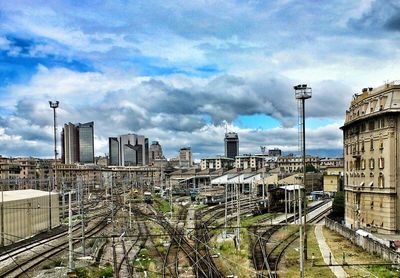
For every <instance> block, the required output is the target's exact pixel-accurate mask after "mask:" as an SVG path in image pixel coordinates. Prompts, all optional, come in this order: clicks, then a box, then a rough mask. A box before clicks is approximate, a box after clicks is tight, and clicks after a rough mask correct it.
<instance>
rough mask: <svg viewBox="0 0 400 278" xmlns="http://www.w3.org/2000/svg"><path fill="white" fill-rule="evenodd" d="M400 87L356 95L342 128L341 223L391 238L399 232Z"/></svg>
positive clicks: (394, 84)
mask: <svg viewBox="0 0 400 278" xmlns="http://www.w3.org/2000/svg"><path fill="white" fill-rule="evenodd" d="M399 125H400V83H399V82H392V83H387V84H385V85H383V86H381V87H378V88H374V89H373V88H365V89H363V90H362V92H361V93H360V94H356V95H354V98H353V100H352V102H351V104H350V108H349V109H348V110H347V111H346V120H345V123H344V126H343V127H342V130H343V136H344V167H345V171H344V173H345V176H344V178H345V181H344V185H345V201H346V206H345V223H346V225H347V226H348V227H350V228H352V229H358V228H363V229H367V230H371V231H375V232H379V233H384V234H392V233H395V232H396V231H399V230H400V202H399V201H398V197H399V193H400V182H399V178H398V174H397V173H399V172H400V169H399V160H398V156H399V154H400V153H399V150H400V141H399V135H400V129H399Z"/></svg>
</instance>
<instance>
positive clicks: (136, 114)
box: [0, 0, 400, 159]
mask: <svg viewBox="0 0 400 278" xmlns="http://www.w3.org/2000/svg"><path fill="white" fill-rule="evenodd" d="M399 42H400V2H399V1H390V0H376V1H372V0H362V1H348V0H335V1H311V0H308V1H307V0H304V1H294V0H293V1H291V0H278V1H257V0H249V1H243V0H240V1H214V0H203V1H197V0H191V1H161V0H160V1H156V0H145V1H140V0H136V1H122V0H121V1H117V0H113V1H96V0H91V1H49V0H46V1H39V0H37V1H18V0H16V1H7V0H0V155H3V156H35V157H51V156H52V153H53V111H52V109H51V108H50V107H49V104H48V101H49V100H58V101H59V102H60V106H59V108H58V109H57V127H58V133H59V132H60V131H61V128H62V126H63V124H64V123H68V122H72V123H79V122H80V123H84V122H88V121H94V123H95V154H96V155H104V154H105V153H107V152H108V137H113V136H118V135H121V134H127V133H137V134H142V135H145V136H146V137H148V138H149V140H150V141H155V140H157V141H159V142H160V144H161V145H162V146H163V150H164V153H165V155H166V157H168V158H171V157H175V156H176V155H177V154H178V151H179V148H181V147H186V146H190V147H191V148H192V151H193V154H194V158H195V159H200V158H202V157H209V156H215V155H223V152H224V147H223V138H224V133H225V130H226V129H227V130H228V131H233V132H238V134H239V140H240V153H253V154H254V153H260V146H266V148H267V149H269V148H275V147H277V148H281V149H282V150H283V151H285V152H295V151H297V149H298V126H297V122H298V119H297V115H298V112H297V104H296V101H295V98H294V90H293V86H294V85H297V84H308V86H310V87H311V88H312V92H313V96H312V98H311V99H309V100H307V101H306V148H307V149H308V150H310V151H312V152H313V153H316V154H318V153H319V154H321V155H323V154H324V153H326V152H327V151H332V152H333V153H336V154H338V155H340V154H341V149H342V133H341V131H340V129H339V128H340V126H341V125H342V124H343V122H344V115H345V111H346V109H347V108H348V107H349V104H350V100H351V98H352V95H353V94H354V93H358V92H360V91H361V89H362V88H364V87H377V86H380V85H382V84H383V83H384V82H387V81H393V80H397V79H399V75H400V64H399V63H398V61H399V58H400V48H399V45H400V44H399ZM58 141H60V140H59V139H58ZM58 150H59V152H60V147H58Z"/></svg>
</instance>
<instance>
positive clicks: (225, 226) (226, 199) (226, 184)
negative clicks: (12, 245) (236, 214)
mask: <svg viewBox="0 0 400 278" xmlns="http://www.w3.org/2000/svg"><path fill="white" fill-rule="evenodd" d="M227 222H228V183H225V215H224V233H223V238H226V228H227Z"/></svg>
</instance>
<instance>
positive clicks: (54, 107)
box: [49, 101, 59, 230]
mask: <svg viewBox="0 0 400 278" xmlns="http://www.w3.org/2000/svg"><path fill="white" fill-rule="evenodd" d="M58 104H59V101H49V105H50V108H52V109H53V117H54V120H53V123H54V126H53V130H54V183H53V189H54V188H55V187H57V121H56V119H57V118H56V109H57V108H58ZM51 191H52V188H51V186H50V182H49V230H51Z"/></svg>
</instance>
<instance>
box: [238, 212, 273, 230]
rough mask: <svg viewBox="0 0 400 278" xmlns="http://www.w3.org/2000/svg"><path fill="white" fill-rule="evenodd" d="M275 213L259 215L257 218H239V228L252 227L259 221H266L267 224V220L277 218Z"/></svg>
mask: <svg viewBox="0 0 400 278" xmlns="http://www.w3.org/2000/svg"><path fill="white" fill-rule="evenodd" d="M277 215H278V214H277V213H265V214H260V215H257V216H247V217H242V218H241V220H240V221H241V223H240V224H241V226H244V227H249V226H252V225H254V224H258V221H261V220H266V221H267V223H268V219H273V218H275V217H276V216H277Z"/></svg>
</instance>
